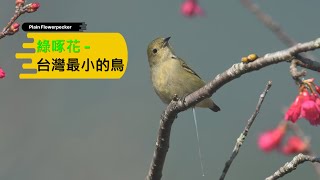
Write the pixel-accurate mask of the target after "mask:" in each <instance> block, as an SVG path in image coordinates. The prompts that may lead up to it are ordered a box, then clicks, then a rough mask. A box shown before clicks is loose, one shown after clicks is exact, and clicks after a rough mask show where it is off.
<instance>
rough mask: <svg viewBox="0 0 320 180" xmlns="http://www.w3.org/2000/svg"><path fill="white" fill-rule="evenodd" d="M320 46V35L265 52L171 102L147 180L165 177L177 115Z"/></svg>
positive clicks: (318, 66) (316, 65)
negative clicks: (234, 83)
mask: <svg viewBox="0 0 320 180" xmlns="http://www.w3.org/2000/svg"><path fill="white" fill-rule="evenodd" d="M318 48H320V38H318V39H316V40H313V41H309V42H305V43H300V44H297V45H295V46H293V47H291V48H288V49H285V50H282V51H277V52H274V53H270V54H266V55H264V56H263V57H260V58H258V59H256V60H255V61H253V62H250V63H246V64H245V63H237V64H234V65H233V66H232V67H230V68H229V69H227V70H226V71H224V72H223V73H221V74H218V75H217V76H216V77H215V78H214V79H213V80H212V81H211V82H209V83H208V84H206V85H205V86H204V87H202V88H200V89H199V90H197V91H195V92H193V93H191V94H190V95H188V96H186V97H185V99H184V101H183V102H182V101H172V102H171V103H170V104H169V105H168V106H167V108H166V110H165V111H164V112H163V114H162V115H161V120H160V128H159V131H158V137H157V142H156V148H155V150H154V153H153V159H152V162H151V164H150V168H149V171H148V175H147V177H146V179H147V180H160V179H161V177H162V169H163V166H164V162H165V158H166V155H167V152H168V150H169V140H170V133H171V126H172V124H173V122H174V119H175V118H176V116H177V114H178V113H180V112H182V111H185V110H187V109H188V108H190V107H193V106H194V105H196V104H197V103H199V102H201V101H202V100H204V99H206V98H209V97H210V96H212V94H213V93H215V92H216V91H217V90H218V89H220V88H221V87H222V86H223V85H225V84H227V83H228V82H230V81H232V80H234V79H236V78H239V77H240V76H241V75H243V74H246V73H249V72H252V71H257V70H259V69H261V68H264V67H266V66H269V65H272V64H277V63H280V62H286V61H291V60H292V59H294V58H295V56H296V55H297V54H299V53H302V52H307V51H313V50H315V49H318ZM310 64H311V65H310V66H309V65H308V67H309V69H318V70H319V69H320V63H318V62H315V61H312V60H310Z"/></svg>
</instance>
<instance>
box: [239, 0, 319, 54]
mask: <svg viewBox="0 0 320 180" xmlns="http://www.w3.org/2000/svg"><path fill="white" fill-rule="evenodd" d="M240 2H241V3H242V5H243V6H244V7H245V8H247V9H248V10H249V11H251V12H252V13H253V14H254V15H255V16H256V17H257V19H258V20H259V21H261V22H262V23H263V24H264V25H265V26H266V27H267V28H268V29H270V31H271V32H273V33H274V34H275V35H276V36H277V38H278V39H279V40H280V41H282V42H283V43H284V44H285V45H287V46H288V47H291V46H294V45H296V44H297V42H296V41H295V40H294V39H292V38H291V37H290V36H289V35H288V34H287V33H286V32H285V31H284V30H283V29H282V28H281V26H280V25H279V24H278V23H276V22H275V21H274V20H273V19H272V18H271V17H270V16H269V15H268V14H266V13H264V12H263V11H262V10H261V9H260V8H259V6H258V5H256V4H255V3H253V2H252V1H251V0H241V1H240ZM299 56H300V55H299ZM307 57H308V58H309V59H316V58H315V57H314V56H312V55H311V54H307ZM297 58H298V59H303V57H302V56H300V57H297Z"/></svg>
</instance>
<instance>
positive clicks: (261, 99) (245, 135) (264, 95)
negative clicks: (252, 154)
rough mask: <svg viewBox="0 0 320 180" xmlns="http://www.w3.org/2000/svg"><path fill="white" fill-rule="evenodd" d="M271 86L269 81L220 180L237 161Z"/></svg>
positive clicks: (222, 179)
mask: <svg viewBox="0 0 320 180" xmlns="http://www.w3.org/2000/svg"><path fill="white" fill-rule="evenodd" d="M271 85H272V82H271V81H269V82H268V84H267V86H266V88H265V90H264V91H263V92H262V94H261V95H260V98H259V101H258V104H257V106H256V110H255V111H254V113H253V114H252V115H251V117H250V119H249V120H248V123H247V125H246V127H245V128H244V130H243V132H242V133H241V134H240V136H239V137H238V139H237V142H236V144H235V146H234V148H233V151H232V154H231V156H230V159H229V160H228V161H227V162H226V164H225V166H224V169H223V171H222V174H221V176H220V178H219V180H224V178H225V176H226V175H227V173H228V170H229V168H230V166H231V163H232V162H233V160H234V159H235V157H236V156H237V155H238V153H239V150H240V147H241V146H242V144H243V142H244V141H245V138H246V137H247V135H248V132H249V129H250V127H251V125H252V124H253V122H254V120H255V119H256V117H257V115H258V113H259V111H260V108H261V105H262V103H263V100H264V98H265V97H266V95H267V93H268V91H269V89H270V88H271Z"/></svg>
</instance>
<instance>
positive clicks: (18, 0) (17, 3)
mask: <svg viewBox="0 0 320 180" xmlns="http://www.w3.org/2000/svg"><path fill="white" fill-rule="evenodd" d="M24 3H25V0H16V5H17V6H21V5H23V4H24Z"/></svg>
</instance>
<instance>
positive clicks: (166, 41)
mask: <svg viewBox="0 0 320 180" xmlns="http://www.w3.org/2000/svg"><path fill="white" fill-rule="evenodd" d="M170 38H171V37H167V38H165V39H164V40H163V47H165V46H168V45H169V39H170Z"/></svg>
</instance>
